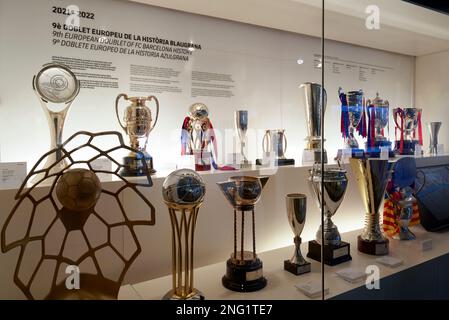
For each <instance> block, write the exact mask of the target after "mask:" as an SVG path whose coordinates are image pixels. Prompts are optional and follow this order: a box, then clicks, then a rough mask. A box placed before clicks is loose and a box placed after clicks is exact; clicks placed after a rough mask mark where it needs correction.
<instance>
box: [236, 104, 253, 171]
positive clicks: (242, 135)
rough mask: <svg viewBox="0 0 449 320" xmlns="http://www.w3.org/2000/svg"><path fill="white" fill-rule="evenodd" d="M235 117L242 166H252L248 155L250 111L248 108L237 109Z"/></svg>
mask: <svg viewBox="0 0 449 320" xmlns="http://www.w3.org/2000/svg"><path fill="white" fill-rule="evenodd" d="M234 118H235V129H236V131H237V134H238V137H239V140H240V154H241V155H242V157H243V159H242V161H241V163H240V167H242V168H245V167H251V163H250V162H249V161H248V158H247V157H246V152H245V149H246V131H247V130H248V111H247V110H237V111H235V112H234Z"/></svg>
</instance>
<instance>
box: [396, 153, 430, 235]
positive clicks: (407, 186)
mask: <svg viewBox="0 0 449 320" xmlns="http://www.w3.org/2000/svg"><path fill="white" fill-rule="evenodd" d="M416 174H417V171H416V161H415V159H414V158H412V157H404V158H401V159H399V160H398V161H397V162H396V163H395V166H394V171H393V174H392V179H391V181H392V183H391V187H390V188H389V190H387V196H388V198H389V199H390V200H391V202H392V203H393V209H394V215H395V218H396V224H397V226H398V227H399V232H398V233H397V234H395V235H394V236H393V239H396V240H414V239H416V236H415V235H414V234H413V232H412V231H410V229H409V224H410V222H411V220H412V218H413V205H414V204H415V203H416V202H417V200H416V198H415V197H414V195H415V194H416V193H419V191H420V190H418V191H416V192H415V190H414V189H413V188H412V185H413V184H414V183H415V179H416ZM424 179H425V178H424ZM424 184H425V183H423V184H422V186H424Z"/></svg>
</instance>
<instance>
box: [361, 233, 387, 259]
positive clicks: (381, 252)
mask: <svg viewBox="0 0 449 320" xmlns="http://www.w3.org/2000/svg"><path fill="white" fill-rule="evenodd" d="M388 242H389V241H388V239H381V240H378V241H369V240H364V239H362V237H361V236H358V237H357V249H358V250H359V251H360V252H362V253H366V254H370V255H373V256H385V255H387V254H388Z"/></svg>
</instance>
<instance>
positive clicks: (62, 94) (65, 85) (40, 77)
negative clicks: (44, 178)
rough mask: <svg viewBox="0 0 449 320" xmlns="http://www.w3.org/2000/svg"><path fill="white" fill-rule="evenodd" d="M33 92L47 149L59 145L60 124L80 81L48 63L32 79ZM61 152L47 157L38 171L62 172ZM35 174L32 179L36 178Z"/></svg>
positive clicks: (69, 73)
mask: <svg viewBox="0 0 449 320" xmlns="http://www.w3.org/2000/svg"><path fill="white" fill-rule="evenodd" d="M33 89H34V92H35V93H36V95H37V96H38V98H39V101H40V102H41V106H42V109H43V110H44V112H45V115H46V117H47V122H48V126H49V129H50V137H51V142H50V149H55V148H58V147H60V146H62V142H63V141H62V132H63V129H64V122H65V119H66V117H67V114H68V112H69V109H70V106H71V104H72V102H73V100H74V99H75V98H76V96H77V95H78V93H79V90H80V82H79V80H77V78H76V76H75V74H74V73H73V72H72V71H71V70H70V69H69V68H68V67H66V66H64V65H61V64H57V63H48V64H45V65H44V66H43V68H42V69H41V70H40V71H39V72H38V73H37V75H35V76H34V77H33ZM61 158H62V154H61V152H57V153H54V154H50V155H49V156H48V157H47V162H46V164H45V165H44V167H43V168H42V169H46V168H48V167H49V166H50V165H52V164H54V163H56V165H55V166H54V167H53V168H52V169H51V170H50V172H49V174H52V173H54V172H58V171H61V170H64V169H65V168H66V167H67V163H66V161H65V160H61ZM39 178H40V177H39V175H37V176H36V177H35V179H39Z"/></svg>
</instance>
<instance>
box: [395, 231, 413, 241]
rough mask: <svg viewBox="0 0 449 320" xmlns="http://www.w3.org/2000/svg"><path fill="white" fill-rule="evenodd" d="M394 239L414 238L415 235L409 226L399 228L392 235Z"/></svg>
mask: <svg viewBox="0 0 449 320" xmlns="http://www.w3.org/2000/svg"><path fill="white" fill-rule="evenodd" d="M393 239H395V240H406V241H408V240H415V239H416V236H415V234H414V233H413V232H411V231H410V229H409V228H400V229H399V233H398V234H395V235H394V236H393Z"/></svg>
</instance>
